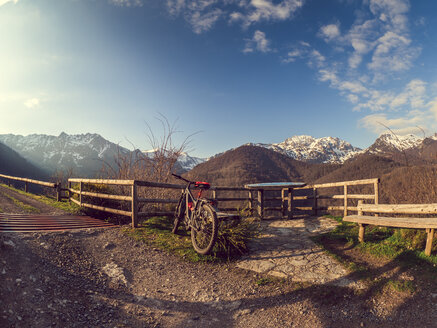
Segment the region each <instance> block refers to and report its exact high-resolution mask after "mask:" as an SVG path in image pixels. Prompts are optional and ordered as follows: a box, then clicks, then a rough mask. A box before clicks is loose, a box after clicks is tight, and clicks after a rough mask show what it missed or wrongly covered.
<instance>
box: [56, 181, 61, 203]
mask: <svg viewBox="0 0 437 328" xmlns="http://www.w3.org/2000/svg"><path fill="white" fill-rule="evenodd" d="M61 193H62V184H61V183H60V182H58V184H57V185H56V201H58V202H61V201H62V194H61Z"/></svg>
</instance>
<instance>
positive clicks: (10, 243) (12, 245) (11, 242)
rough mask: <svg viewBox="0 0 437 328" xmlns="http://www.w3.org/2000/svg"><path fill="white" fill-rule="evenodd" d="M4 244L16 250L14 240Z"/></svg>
mask: <svg viewBox="0 0 437 328" xmlns="http://www.w3.org/2000/svg"><path fill="white" fill-rule="evenodd" d="M3 244H4V245H5V246H9V247H12V248H15V243H14V242H13V241H12V240H6V241H4V242H3Z"/></svg>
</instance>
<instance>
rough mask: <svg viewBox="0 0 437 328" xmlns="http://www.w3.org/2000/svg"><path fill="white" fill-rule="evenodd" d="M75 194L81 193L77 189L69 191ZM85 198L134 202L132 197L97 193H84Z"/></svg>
mask: <svg viewBox="0 0 437 328" xmlns="http://www.w3.org/2000/svg"><path fill="white" fill-rule="evenodd" d="M68 190H70V191H71V192H72V193H74V194H80V191H78V190H75V189H68ZM82 195H83V196H89V197H95V198H102V199H113V200H124V201H132V197H131V196H121V195H110V194H101V193H96V192H89V191H82Z"/></svg>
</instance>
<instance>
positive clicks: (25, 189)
mask: <svg viewBox="0 0 437 328" xmlns="http://www.w3.org/2000/svg"><path fill="white" fill-rule="evenodd" d="M24 191H25V192H29V187H28V184H27V182H25V183H24Z"/></svg>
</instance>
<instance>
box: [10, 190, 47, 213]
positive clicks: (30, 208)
mask: <svg viewBox="0 0 437 328" xmlns="http://www.w3.org/2000/svg"><path fill="white" fill-rule="evenodd" d="M2 194H3V196H5V197H7V198H9V199H10V200H11V201H12V202H13V203H14V204H15V206H17V207H19V208H21V209H22V210H24V211H25V212H27V213H41V211H40V210H39V209H37V208H36V207H33V206H32V205H28V204H25V203H23V202H22V201H20V200H18V199H16V198H15V197H13V196H11V195H8V194H6V193H2Z"/></svg>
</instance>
